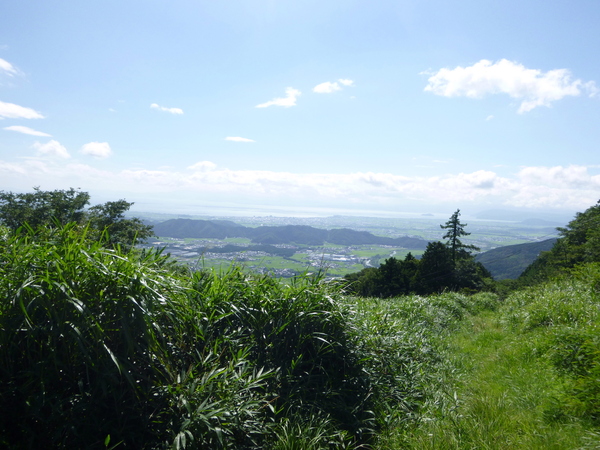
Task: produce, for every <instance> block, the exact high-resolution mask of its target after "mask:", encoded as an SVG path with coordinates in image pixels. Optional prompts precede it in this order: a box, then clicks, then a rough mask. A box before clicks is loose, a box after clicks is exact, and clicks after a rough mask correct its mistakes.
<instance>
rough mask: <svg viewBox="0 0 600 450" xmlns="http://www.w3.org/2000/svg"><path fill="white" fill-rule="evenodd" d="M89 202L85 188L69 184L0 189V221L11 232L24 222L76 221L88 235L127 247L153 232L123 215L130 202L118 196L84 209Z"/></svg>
mask: <svg viewBox="0 0 600 450" xmlns="http://www.w3.org/2000/svg"><path fill="white" fill-rule="evenodd" d="M89 202H90V195H89V194H88V193H87V192H82V191H79V190H76V189H73V188H70V189H68V190H54V191H42V190H40V188H39V187H36V188H34V189H33V192H28V193H14V192H5V191H0V224H2V225H4V226H6V227H8V228H9V229H10V230H12V231H13V232H14V231H16V230H17V229H18V228H20V227H23V226H26V225H27V226H29V227H31V228H33V229H36V228H39V227H48V228H55V227H59V226H64V225H66V224H68V223H77V224H79V225H80V226H82V227H83V226H87V227H88V228H89V229H90V230H91V231H92V232H91V233H89V236H90V237H95V238H96V239H103V242H104V243H105V245H107V246H110V247H115V246H116V245H121V246H123V247H125V248H130V247H131V246H132V245H133V244H134V243H136V242H144V241H145V240H146V239H148V238H149V237H151V236H153V232H152V227H151V226H148V225H145V224H143V223H142V221H141V220H139V219H138V218H132V219H127V218H125V215H124V214H125V212H127V211H128V210H129V208H130V207H131V206H132V205H133V203H131V202H127V201H125V200H118V201H115V202H106V203H104V204H101V205H96V206H92V207H91V208H89V209H86V207H87V205H89Z"/></svg>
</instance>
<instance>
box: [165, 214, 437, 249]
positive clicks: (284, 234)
mask: <svg viewBox="0 0 600 450" xmlns="http://www.w3.org/2000/svg"><path fill="white" fill-rule="evenodd" d="M154 233H155V234H156V235H157V236H162V237H173V238H199V239H201V238H208V239H225V238H233V237H239V238H247V239H250V240H251V241H252V242H254V243H257V244H270V245H275V244H299V245H324V244H325V243H326V242H328V243H330V244H338V245H346V246H350V245H363V244H376V245H393V246H396V247H402V248H407V249H410V250H425V248H426V247H427V243H428V242H429V241H426V240H425V239H422V238H414V237H398V238H390V237H383V236H375V235H374V234H371V233H369V232H367V231H356V230H351V229H349V228H336V229H332V230H324V229H321V228H314V227H311V226H307V225H284V226H261V227H256V228H252V227H245V226H242V225H238V224H236V223H235V222H232V221H229V220H194V219H170V220H167V221H165V222H161V223H158V224H155V225H154Z"/></svg>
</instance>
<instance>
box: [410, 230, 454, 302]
mask: <svg viewBox="0 0 600 450" xmlns="http://www.w3.org/2000/svg"><path fill="white" fill-rule="evenodd" d="M417 280H418V281H417V292H418V293H419V294H426V295H427V294H435V293H440V292H443V291H444V290H454V288H455V284H456V283H455V276H454V262H453V260H452V250H451V249H450V248H449V247H447V246H446V245H444V244H443V243H442V242H439V241H435V242H430V243H429V244H427V248H426V249H425V252H424V253H423V256H422V257H421V262H420V264H419V272H418V274H417Z"/></svg>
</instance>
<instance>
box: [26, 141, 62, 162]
mask: <svg viewBox="0 0 600 450" xmlns="http://www.w3.org/2000/svg"><path fill="white" fill-rule="evenodd" d="M33 148H35V149H36V150H37V151H38V154H39V155H48V156H58V157H59V158H65V159H67V158H70V157H71V155H69V152H68V151H67V149H66V148H65V147H64V146H63V145H61V143H60V142H58V141H55V140H54V139H53V140H51V141H49V142H46V143H45V144H41V143H39V142H36V143H35V144H33Z"/></svg>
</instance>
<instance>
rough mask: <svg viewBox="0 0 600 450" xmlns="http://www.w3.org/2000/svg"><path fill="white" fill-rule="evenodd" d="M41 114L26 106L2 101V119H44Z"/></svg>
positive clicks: (0, 103)
mask: <svg viewBox="0 0 600 450" xmlns="http://www.w3.org/2000/svg"><path fill="white" fill-rule="evenodd" d="M43 118H44V116H42V115H41V114H40V113H39V112H37V111H35V110H33V109H31V108H26V107H24V106H19V105H15V104H14V103H6V102H2V101H0V119H43Z"/></svg>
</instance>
